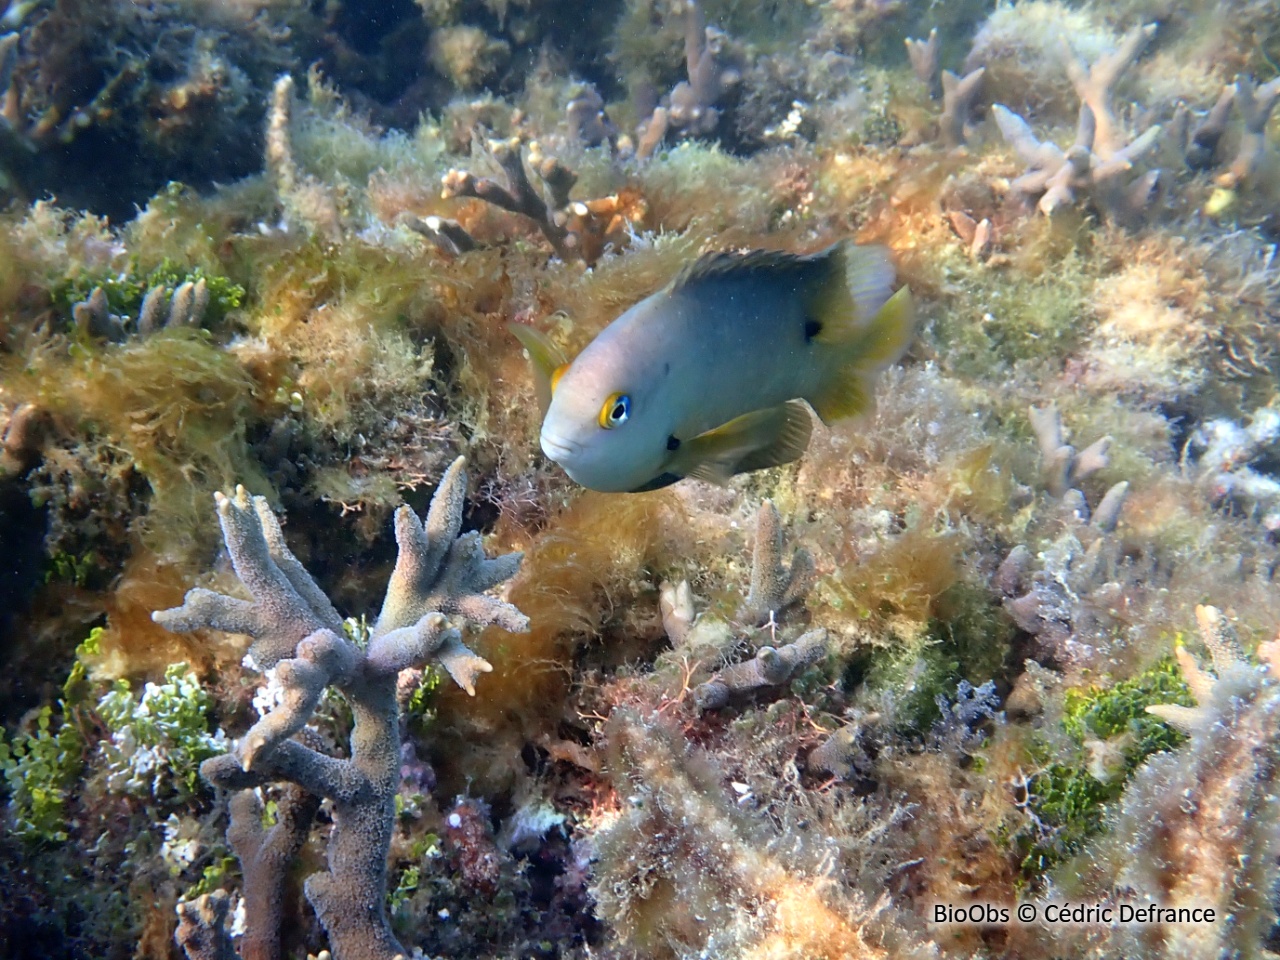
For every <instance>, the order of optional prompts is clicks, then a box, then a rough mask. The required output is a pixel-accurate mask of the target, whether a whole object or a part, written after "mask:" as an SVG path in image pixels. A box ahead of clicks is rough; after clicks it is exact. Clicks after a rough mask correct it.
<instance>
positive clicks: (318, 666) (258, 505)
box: [155, 459, 527, 960]
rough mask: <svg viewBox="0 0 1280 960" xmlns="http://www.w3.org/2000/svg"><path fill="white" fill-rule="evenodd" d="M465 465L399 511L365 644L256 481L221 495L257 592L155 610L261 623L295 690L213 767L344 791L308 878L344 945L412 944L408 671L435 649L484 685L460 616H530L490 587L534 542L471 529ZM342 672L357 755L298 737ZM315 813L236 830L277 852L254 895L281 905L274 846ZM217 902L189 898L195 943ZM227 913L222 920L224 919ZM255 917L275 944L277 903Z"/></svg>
mask: <svg viewBox="0 0 1280 960" xmlns="http://www.w3.org/2000/svg"><path fill="white" fill-rule="evenodd" d="M462 465H463V461H462V460H461V459H459V460H457V461H455V462H454V464H453V466H452V467H450V469H449V470H448V471H447V472H446V474H445V476H444V478H443V479H442V480H441V482H440V486H439V487H438V488H437V491H436V493H435V495H434V496H433V498H432V502H431V508H430V510H429V511H428V514H427V519H426V521H425V523H424V522H420V521H419V520H418V518H417V517H416V516H414V514H413V512H412V511H411V510H409V509H408V508H407V507H403V508H401V509H400V510H399V511H398V512H397V514H396V541H397V543H398V545H399V548H400V549H399V555H398V558H397V561H396V568H395V571H394V572H393V574H392V576H391V581H390V583H389V584H388V587H387V593H386V598H385V600H384V602H383V607H382V612H381V613H380V614H379V616H378V621H377V623H376V624H375V625H374V627H373V629H372V631H371V632H370V635H369V638H368V646H367V648H365V649H361V648H360V647H357V646H356V645H355V644H353V643H352V642H351V641H350V640H348V639H347V638H346V636H345V633H344V629H343V624H342V620H341V618H340V617H339V616H338V614H337V612H336V611H335V610H334V608H333V605H332V604H331V603H330V602H329V600H328V598H327V597H326V596H325V595H324V594H323V593H322V592H321V590H320V588H319V586H317V584H316V583H315V581H314V580H313V579H312V578H311V576H310V575H309V574H308V573H307V572H306V570H305V569H304V568H303V567H302V565H301V564H300V563H299V562H298V561H297V559H296V558H295V557H294V556H293V554H292V553H291V552H290V551H289V549H288V547H287V546H286V545H285V543H284V537H283V532H282V531H281V529H280V526H279V523H278V522H277V520H276V518H275V516H274V515H273V514H272V513H271V511H270V509H269V507H268V506H267V504H266V501H265V500H262V499H261V498H259V499H256V500H252V501H251V500H250V498H249V497H248V495H247V494H246V493H245V492H244V490H243V489H241V490H239V491H237V495H236V497H235V499H230V498H227V497H223V496H219V498H218V514H219V519H220V521H221V524H222V529H223V535H224V538H225V540H226V545H227V549H228V551H229V552H230V554H231V557H232V563H233V564H234V565H235V568H236V572H237V574H238V576H239V577H240V578H241V581H242V582H243V583H244V584H245V586H246V587H248V589H249V591H250V593H252V594H253V597H254V599H253V600H252V601H247V600H239V599H236V598H233V597H230V596H226V595H223V594H218V593H213V592H211V591H208V590H204V589H195V590H192V591H190V592H189V593H188V594H187V597H186V600H185V601H184V603H183V605H182V606H181V607H178V608H175V609H172V610H165V611H160V612H157V613H156V614H155V619H156V621H157V622H158V623H160V624H162V625H163V626H165V627H167V628H168V629H171V630H175V631H179V632H187V631H191V630H196V629H202V628H212V629H216V630H224V631H229V632H234V633H246V634H248V635H249V636H251V637H252V638H253V643H252V644H251V646H250V650H249V656H250V657H251V658H252V660H253V663H254V664H255V666H256V667H257V668H258V669H261V670H267V669H270V668H273V667H274V668H275V670H276V679H277V681H278V682H279V683H280V685H281V687H282V688H283V697H282V699H281V701H280V704H279V706H277V707H276V708H275V709H274V710H272V711H270V712H268V713H267V714H266V715H265V716H263V718H262V719H261V720H259V721H258V723H256V724H255V725H254V726H253V728H252V729H250V730H249V731H248V732H247V733H246V734H245V735H244V736H243V737H241V738H240V740H239V741H238V742H237V745H236V748H235V750H234V751H233V752H231V753H228V754H225V755H223V756H220V757H215V758H213V759H211V760H209V761H207V762H206V763H205V764H203V765H202V767H201V772H202V775H203V776H204V777H205V778H206V779H208V780H209V781H210V782H211V783H213V784H215V785H217V786H220V787H222V788H224V789H228V790H236V791H252V790H254V789H255V788H258V787H261V786H263V785H265V784H269V783H272V782H276V781H284V782H286V783H290V784H293V785H294V786H296V787H298V788H301V790H303V791H304V792H305V793H307V794H310V795H312V796H314V797H321V798H325V799H327V800H329V801H331V802H332V804H333V809H334V818H335V822H334V828H333V832H332V835H331V836H330V839H329V849H328V870H327V871H324V872H320V873H316V874H313V875H312V876H311V877H309V878H308V880H307V884H306V891H307V898H308V899H309V900H310V902H311V904H312V906H313V907H314V908H315V910H316V913H317V915H318V916H319V918H320V922H321V923H322V924H323V925H324V927H325V930H326V931H327V932H328V934H329V939H330V943H331V944H332V947H333V950H334V953H335V955H336V956H337V957H339V958H351V960H364V958H376V957H384V958H391V957H394V956H397V955H400V954H403V953H404V950H403V948H401V947H400V945H399V944H398V943H397V942H396V939H395V937H394V935H393V934H392V932H391V929H390V927H389V926H388V923H387V919H386V912H385V897H386V854H387V847H388V844H389V842H390V835H391V827H392V820H393V811H394V798H395V790H396V785H397V783H398V776H397V775H398V771H399V762H400V758H399V753H400V751H399V749H398V746H397V745H398V743H399V731H398V720H397V714H398V711H397V704H396V685H397V676H398V674H399V673H400V671H401V670H404V669H409V668H420V667H422V666H423V665H425V664H426V663H428V662H430V661H435V662H437V663H439V664H440V665H441V666H442V667H443V668H444V669H445V670H446V671H447V672H448V673H449V674H450V676H452V677H453V679H454V681H455V682H456V683H458V685H459V686H461V687H463V688H464V689H466V690H467V691H468V693H473V692H474V684H475V681H476V679H477V677H478V676H479V675H480V674H481V673H483V672H487V671H488V670H490V669H491V667H490V665H489V664H488V663H487V662H486V661H484V660H482V659H481V658H480V657H478V656H476V655H475V654H474V653H472V652H471V651H470V650H469V649H468V648H467V647H466V646H464V645H463V643H462V639H461V634H460V632H459V631H458V629H457V628H456V627H452V626H450V625H449V620H448V619H447V617H449V616H452V617H455V618H457V619H459V620H465V621H470V622H473V623H478V624H482V625H484V624H500V625H501V626H502V627H503V628H504V629H506V630H509V631H517V632H518V631H521V630H524V629H526V627H527V621H526V620H525V618H524V616H523V615H522V614H520V613H519V611H517V610H516V608H515V607H512V606H511V605H509V604H507V603H504V602H502V601H500V600H497V599H494V598H493V597H490V596H487V595H486V594H485V593H484V591H486V590H489V589H490V588H492V587H493V586H495V585H497V584H499V583H502V582H503V581H505V580H507V579H508V578H510V577H511V576H512V575H513V574H514V573H515V571H516V569H517V568H518V567H519V564H520V560H521V556H520V554H508V555H506V556H504V557H500V558H498V559H496V560H490V559H487V558H486V557H485V556H484V553H483V550H482V548H481V545H480V540H479V536H478V535H477V534H474V533H473V534H467V535H463V536H461V537H460V536H459V531H460V529H461V525H462V507H463V498H464V495H465V490H466V475H465V473H464V472H463V469H462ZM330 685H332V686H335V687H337V689H339V690H340V691H342V693H343V694H344V696H346V697H347V699H348V701H349V703H350V704H351V708H352V710H353V712H354V714H355V728H354V730H353V732H352V742H351V757H350V759H338V758H334V757H330V756H327V755H326V754H324V753H322V752H320V751H318V750H316V749H314V748H313V747H310V746H307V745H306V744H305V743H304V742H301V741H300V740H299V739H298V738H297V737H296V736H295V735H297V734H299V732H300V731H302V730H303V729H304V727H305V726H306V724H307V722H308V721H309V720H310V718H311V716H312V713H313V711H314V710H315V707H316V704H317V703H318V701H319V698H320V696H321V694H322V693H323V692H324V690H325V688H326V687H328V686H330ZM304 812H305V811H299V812H298V814H297V815H296V816H295V815H294V814H289V815H288V816H286V817H285V821H284V822H285V823H286V824H292V826H290V827H288V828H287V829H285V828H282V829H283V832H282V833H281V834H278V836H280V837H281V839H280V840H279V841H276V840H275V839H274V838H270V837H269V838H266V839H265V840H264V839H262V838H257V837H256V836H254V837H250V836H249V835H247V834H242V836H243V837H244V839H242V840H239V841H236V842H234V843H233V845H234V846H236V847H237V848H238V850H237V852H238V853H243V852H248V853H250V854H252V858H253V862H254V863H255V864H258V863H259V862H261V864H262V865H260V866H254V867H253V868H252V869H250V868H246V870H245V882H246V888H245V897H246V899H250V900H258V901H263V900H267V901H269V902H271V903H275V904H278V903H279V902H280V901H279V894H278V892H277V890H276V888H275V884H277V883H278V881H279V880H280V875H281V871H280V869H279V859H280V858H279V857H278V856H272V857H267V858H265V859H263V858H261V857H260V853H261V852H262V847H263V845H264V843H265V844H267V845H268V846H269V847H273V846H275V845H276V843H277V842H278V843H279V844H280V845H282V846H283V847H285V848H286V849H290V848H292V847H293V846H294V844H295V843H296V842H297V839H296V836H289V837H286V836H285V835H286V834H291V833H297V832H299V831H301V830H302V829H303V828H304V827H303V825H302V821H303V820H304V819H306V820H308V821H309V818H307V817H303V815H302V814H303V813H304ZM256 815H257V808H256V807H255V806H254V805H253V804H252V803H249V802H248V801H245V802H240V803H238V805H237V806H236V807H235V808H233V820H232V831H245V830H250V829H251V827H250V824H249V823H248V822H247V821H246V818H249V820H252V819H254V818H255V816H256ZM237 816H238V818H239V819H238V820H237V819H236V817H237ZM250 883H253V887H250V886H249V884H250ZM208 909H209V908H208V907H205V906H201V905H199V904H197V906H196V908H195V914H194V915H193V911H192V910H191V909H190V908H184V909H183V911H182V914H183V916H182V919H183V924H184V932H183V933H181V936H182V937H183V938H184V939H187V940H189V941H191V942H193V943H194V942H195V940H196V935H195V934H193V933H191V932H190V931H189V928H190V926H191V925H193V924H198V923H200V922H203V920H202V919H201V918H202V915H203V914H204V913H205V912H206V911H207V910H208ZM213 910H214V916H213V917H211V918H210V919H213V920H216V919H217V916H216V912H217V911H216V907H215V908H213ZM254 919H255V921H256V922H258V923H260V924H263V925H264V926H260V927H257V928H255V929H254V930H253V931H251V932H250V933H249V934H247V936H248V937H249V938H250V942H252V943H255V944H266V943H270V942H271V940H270V938H271V937H272V932H271V925H276V926H278V923H279V916H278V913H277V912H276V911H274V910H272V909H267V908H265V907H264V908H262V910H261V912H258V911H257V909H255V915H254ZM201 936H202V937H203V936H204V935H203V934H201ZM210 936H212V935H210Z"/></svg>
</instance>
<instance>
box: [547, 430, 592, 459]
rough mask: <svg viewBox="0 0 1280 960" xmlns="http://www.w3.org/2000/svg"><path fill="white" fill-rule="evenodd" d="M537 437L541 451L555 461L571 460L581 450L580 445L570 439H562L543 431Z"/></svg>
mask: <svg viewBox="0 0 1280 960" xmlns="http://www.w3.org/2000/svg"><path fill="white" fill-rule="evenodd" d="M539 439H540V440H541V443H542V452H543V453H545V454H546V455H547V456H548V457H550V458H551V459H552V460H554V461H555V462H556V463H563V462H564V461H566V460H572V459H573V458H574V457H575V456H577V455H578V454H580V453H581V452H582V445H581V444H578V443H574V442H572V441H570V440H562V439H561V438H559V437H553V436H550V435H548V434H545V433H544V434H542V436H541V437H540V438H539Z"/></svg>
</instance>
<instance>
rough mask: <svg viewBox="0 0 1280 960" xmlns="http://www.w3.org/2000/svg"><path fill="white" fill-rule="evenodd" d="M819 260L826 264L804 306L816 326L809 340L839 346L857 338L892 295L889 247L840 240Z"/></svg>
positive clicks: (892, 275) (892, 273)
mask: <svg viewBox="0 0 1280 960" xmlns="http://www.w3.org/2000/svg"><path fill="white" fill-rule="evenodd" d="M823 257H824V258H825V259H826V260H827V261H828V263H829V264H830V267H831V269H830V270H829V271H828V272H827V275H826V277H825V278H824V280H823V282H822V283H820V284H819V285H817V287H816V288H815V289H814V291H813V293H812V294H811V295H810V296H809V298H808V302H807V303H806V304H805V312H806V314H807V315H808V317H809V318H810V320H812V321H813V322H814V323H816V325H817V332H816V333H814V334H813V339H814V340H816V341H817V342H819V343H826V344H831V345H832V346H835V347H840V346H842V345H844V344H847V343H849V342H851V341H856V340H858V339H860V338H861V337H862V336H863V334H864V333H865V332H866V330H867V326H868V325H869V324H870V323H872V322H873V318H874V317H875V316H876V315H877V314H878V313H879V312H880V310H881V308H882V307H883V306H884V305H885V304H886V303H887V302H888V300H889V296H890V294H892V293H893V279H894V270H893V261H892V260H891V259H890V258H889V248H888V247H882V246H866V247H860V246H858V245H857V244H855V243H853V242H852V241H849V240H842V241H841V242H840V243H837V244H836V245H835V246H834V247H831V248H830V249H829V250H828V251H826V253H825V254H823Z"/></svg>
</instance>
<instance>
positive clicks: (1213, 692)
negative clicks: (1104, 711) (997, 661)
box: [1079, 606, 1280, 957]
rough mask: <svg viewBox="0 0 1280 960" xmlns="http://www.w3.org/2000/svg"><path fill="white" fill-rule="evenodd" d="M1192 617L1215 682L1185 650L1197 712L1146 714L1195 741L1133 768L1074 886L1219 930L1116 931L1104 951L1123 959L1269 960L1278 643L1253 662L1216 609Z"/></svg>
mask: <svg viewBox="0 0 1280 960" xmlns="http://www.w3.org/2000/svg"><path fill="white" fill-rule="evenodd" d="M1196 620H1197V624H1198V627H1199V633H1200V637H1201V639H1202V641H1203V642H1204V645H1205V647H1206V648H1207V649H1208V651H1209V653H1210V655H1211V656H1212V659H1213V664H1214V669H1215V671H1216V673H1217V676H1216V677H1214V676H1212V675H1210V674H1208V673H1206V672H1205V671H1204V670H1203V669H1202V668H1201V667H1200V666H1199V665H1198V663H1197V662H1196V660H1195V658H1194V657H1192V656H1191V654H1190V653H1188V652H1187V651H1186V650H1185V649H1184V648H1182V647H1179V649H1178V662H1179V664H1180V666H1181V667H1182V673H1183V676H1184V678H1185V679H1186V682H1187V685H1188V687H1190V688H1191V693H1192V695H1193V696H1194V697H1195V700H1196V706H1195V707H1180V706H1150V707H1148V708H1147V710H1148V712H1149V713H1151V714H1154V715H1155V716H1158V717H1160V718H1161V719H1163V720H1166V721H1167V722H1169V723H1171V724H1172V725H1174V726H1176V727H1177V728H1178V729H1180V730H1183V731H1184V732H1186V733H1188V734H1189V735H1190V737H1191V740H1190V742H1189V743H1187V744H1186V745H1185V746H1183V747H1182V748H1180V749H1179V750H1177V751H1175V752H1172V753H1163V754H1160V755H1158V756H1156V757H1154V758H1153V759H1151V760H1150V761H1148V762H1147V764H1146V766H1144V767H1143V768H1142V769H1140V770H1139V771H1138V773H1137V774H1136V775H1135V777H1134V780H1133V782H1132V783H1131V785H1130V786H1129V789H1128V790H1127V792H1126V793H1125V796H1124V799H1123V801H1122V803H1121V806H1120V810H1119V814H1118V816H1117V817H1116V819H1115V822H1114V823H1113V824H1112V833H1111V835H1110V836H1109V837H1107V838H1105V839H1103V840H1101V841H1099V842H1098V843H1097V844H1096V845H1095V848H1094V849H1093V850H1091V851H1090V852H1089V858H1088V860H1087V861H1086V863H1085V865H1084V866H1083V867H1082V869H1081V873H1082V876H1081V877H1080V878H1079V879H1082V880H1084V881H1085V882H1086V884H1087V885H1089V886H1093V885H1094V884H1101V885H1103V886H1104V887H1105V888H1111V887H1112V886H1113V885H1114V886H1115V888H1117V889H1118V895H1119V897H1122V898H1132V899H1135V900H1144V901H1145V900H1150V901H1152V902H1156V903H1159V904H1160V905H1161V906H1163V907H1170V908H1175V909H1176V908H1181V907H1192V906H1194V907H1200V908H1213V909H1214V910H1215V912H1216V917H1217V919H1216V922H1212V923H1165V924H1157V925H1152V926H1142V925H1139V926H1137V927H1126V926H1123V925H1121V926H1117V927H1114V928H1111V929H1110V930H1109V931H1108V933H1109V944H1108V945H1109V946H1110V947H1111V948H1112V949H1117V950H1119V951H1120V952H1122V953H1124V954H1125V955H1134V954H1135V951H1138V950H1144V951H1145V950H1153V951H1154V950H1157V949H1158V950H1159V951H1160V952H1159V953H1158V954H1156V953H1150V954H1146V953H1144V955H1158V956H1197V957H1209V956H1241V957H1254V956H1263V955H1264V950H1263V940H1264V938H1265V937H1266V936H1267V935H1268V932H1269V930H1270V928H1271V926H1272V924H1273V922H1274V920H1275V908H1274V904H1273V899H1272V897H1273V893H1274V885H1275V882H1276V878H1277V868H1276V864H1277V855H1280V829H1278V828H1277V823H1278V822H1280V820H1278V818H1280V791H1277V780H1278V779H1280V764H1277V760H1276V751H1275V744H1276V738H1277V736H1280V695H1278V693H1277V691H1280V686H1277V678H1278V677H1280V642H1276V641H1272V642H1269V643H1264V644H1262V645H1261V646H1260V647H1259V648H1258V656H1259V658H1260V660H1261V661H1262V667H1261V668H1259V667H1255V666H1254V665H1252V664H1250V663H1248V662H1247V661H1245V659H1244V657H1243V655H1242V653H1241V651H1240V648H1239V645H1238V643H1237V642H1236V641H1235V639H1234V636H1233V634H1232V628H1231V625H1230V623H1229V622H1228V619H1227V617H1226V616H1225V615H1224V614H1223V613H1222V612H1221V611H1219V610H1217V609H1216V608H1213V607H1207V606H1202V607H1198V608H1197V610H1196ZM1090 862H1092V863H1096V864H1100V865H1101V869H1099V867H1097V866H1090ZM1098 874H1101V875H1098ZM1157 945H1158V946H1157Z"/></svg>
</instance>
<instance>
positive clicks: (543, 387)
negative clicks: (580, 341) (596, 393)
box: [507, 323, 569, 415]
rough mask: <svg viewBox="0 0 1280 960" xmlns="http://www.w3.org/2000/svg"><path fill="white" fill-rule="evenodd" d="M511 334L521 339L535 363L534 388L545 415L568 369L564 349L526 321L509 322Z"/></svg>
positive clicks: (522, 344) (508, 327) (508, 326)
mask: <svg viewBox="0 0 1280 960" xmlns="http://www.w3.org/2000/svg"><path fill="white" fill-rule="evenodd" d="M507 329H508V330H510V331H511V335H512V336H513V337H515V338H516V339H517V340H519V341H520V345H521V346H522V347H524V348H525V350H526V351H528V354H529V360H530V361H531V362H532V364H533V379H534V388H535V389H536V390H537V394H538V405H539V406H540V407H541V408H542V412H543V414H544V415H545V414H546V412H547V408H548V407H549V406H551V394H552V392H553V391H554V390H555V385H556V382H557V381H558V380H559V379H560V377H561V376H562V375H563V374H564V371H565V370H566V369H568V366H569V361H568V359H567V358H566V357H565V355H564V351H563V350H561V349H560V348H559V347H557V346H556V345H555V344H554V343H552V342H551V338H550V337H548V336H547V335H546V334H545V333H543V332H542V331H541V330H535V329H534V328H533V327H531V326H529V325H528V324H524V323H508V324H507Z"/></svg>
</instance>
